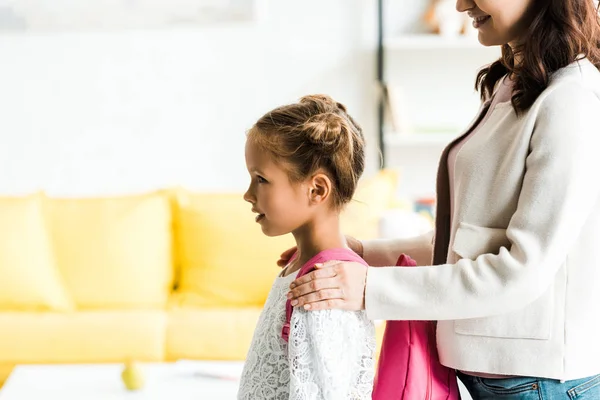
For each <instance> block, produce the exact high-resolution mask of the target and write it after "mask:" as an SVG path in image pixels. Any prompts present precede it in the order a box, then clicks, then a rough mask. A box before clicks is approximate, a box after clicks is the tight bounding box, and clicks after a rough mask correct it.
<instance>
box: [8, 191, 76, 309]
mask: <svg viewBox="0 0 600 400" xmlns="http://www.w3.org/2000/svg"><path fill="white" fill-rule="evenodd" d="M72 307H73V303H72V300H71V299H70V297H69V296H68V294H67V293H66V290H65V287H64V285H63V282H62V278H61V276H60V273H59V271H58V269H57V268H56V266H55V264H54V256H53V254H52V251H51V247H50V242H49V239H48V236H47V232H46V227H45V222H44V219H43V214H42V208H41V202H40V196H38V195H32V196H28V197H24V198H0V310H20V311H23V310H40V311H43V310H54V311H64V310H69V309H71V308H72Z"/></svg>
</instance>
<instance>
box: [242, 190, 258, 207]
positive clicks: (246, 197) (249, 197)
mask: <svg viewBox="0 0 600 400" xmlns="http://www.w3.org/2000/svg"><path fill="white" fill-rule="evenodd" d="M244 200H246V201H247V202H248V203H251V204H254V203H255V202H256V200H255V199H254V196H253V195H252V194H251V193H250V188H248V190H246V193H244Z"/></svg>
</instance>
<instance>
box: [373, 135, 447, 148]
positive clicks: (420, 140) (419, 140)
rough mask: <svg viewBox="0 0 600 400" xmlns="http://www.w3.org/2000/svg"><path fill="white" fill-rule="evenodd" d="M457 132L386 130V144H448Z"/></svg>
mask: <svg viewBox="0 0 600 400" xmlns="http://www.w3.org/2000/svg"><path fill="white" fill-rule="evenodd" d="M457 134H458V133H457ZM457 134H452V133H446V132H443V133H397V132H386V133H385V134H384V142H385V144H386V146H412V147H415V146H446V145H447V144H448V143H450V142H451V141H452V140H454V139H455V138H456V136H457Z"/></svg>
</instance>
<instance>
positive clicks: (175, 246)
mask: <svg viewBox="0 0 600 400" xmlns="http://www.w3.org/2000/svg"><path fill="white" fill-rule="evenodd" d="M396 181H397V177H396V175H395V174H394V173H393V172H391V171H382V172H380V173H378V174H377V175H376V176H374V177H371V178H370V179H365V180H364V181H362V182H361V185H360V186H359V190H358V191H357V195H356V198H357V201H355V202H352V203H351V204H350V205H349V206H348V207H347V209H346V210H345V211H344V214H343V217H342V224H343V226H344V229H345V232H348V233H349V234H353V235H357V236H360V237H374V236H375V235H376V231H377V220H378V215H380V214H381V212H382V211H383V210H384V209H385V208H386V207H387V206H388V205H389V204H390V202H391V201H392V198H393V195H394V192H395V187H396ZM292 244H293V239H292V237H291V236H290V235H288V236H285V237H278V238H267V237H265V236H264V235H263V234H262V233H261V232H260V227H259V226H258V225H257V224H256V223H255V222H254V218H253V215H252V214H251V212H250V206H249V205H248V204H247V203H245V202H244V201H243V200H242V196H241V193H232V194H218V193H212V194H211V193H192V192H189V191H186V190H183V189H173V190H161V191H156V192H152V193H146V194H140V195H131V196H123V197H112V198H85V199H84V198H77V199H56V198H49V197H47V196H45V195H44V194H32V195H30V196H26V197H20V198H7V197H0V385H1V384H2V382H3V381H4V380H5V379H6V377H7V376H8V374H9V373H10V370H11V369H12V367H13V366H14V365H16V364H22V363H97V362H98V363H100V362H122V361H125V360H127V359H135V360H140V361H175V360H177V359H182V358H185V359H212V360H241V359H243V358H244V357H245V355H246V350H247V348H248V345H249V342H250V339H251V336H252V333H253V330H254V326H255V324H256V321H257V319H258V315H259V313H260V310H261V306H262V304H263V303H264V301H265V299H266V296H267V293H268V291H269V289H270V286H271V284H272V281H273V278H274V277H275V275H276V274H277V273H278V268H277V266H276V265H275V261H276V260H277V258H278V255H279V254H280V252H281V251H283V250H285V249H286V248H288V247H289V246H291V245H292Z"/></svg>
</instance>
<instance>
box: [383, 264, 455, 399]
mask: <svg viewBox="0 0 600 400" xmlns="http://www.w3.org/2000/svg"><path fill="white" fill-rule="evenodd" d="M396 265H397V266H405V267H409V266H411V267H412V266H416V262H415V261H414V260H413V259H411V258H410V257H408V256H406V255H405V254H402V255H401V256H400V258H399V259H398V262H397V263H396ZM435 330H436V323H435V322H434V321H387V323H386V327H385V333H384V336H383V343H382V345H381V354H380V356H379V365H378V368H377V374H376V376H375V384H374V387H373V399H374V400H415V399H419V400H455V399H460V394H459V392H458V383H457V381H456V374H455V371H454V370H453V369H450V368H447V367H445V366H443V365H442V364H441V363H440V361H439V358H438V353H437V347H436V339H435Z"/></svg>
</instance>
